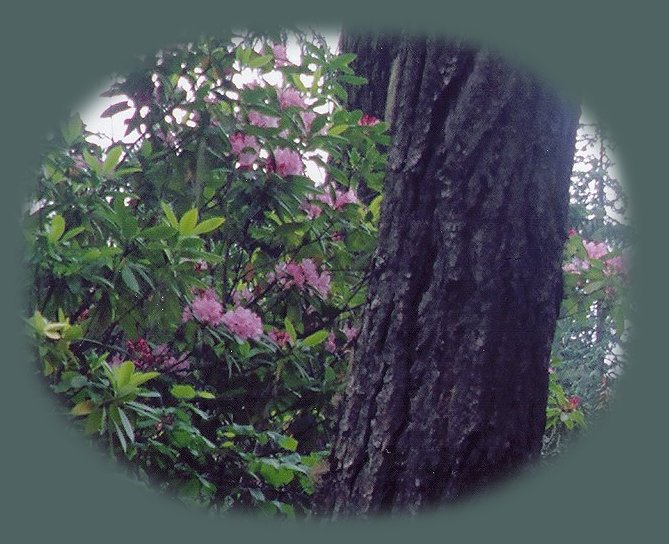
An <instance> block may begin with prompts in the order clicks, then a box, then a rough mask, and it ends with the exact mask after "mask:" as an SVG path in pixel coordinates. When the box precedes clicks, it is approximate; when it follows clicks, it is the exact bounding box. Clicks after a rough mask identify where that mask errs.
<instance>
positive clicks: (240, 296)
mask: <svg viewBox="0 0 669 544" xmlns="http://www.w3.org/2000/svg"><path fill="white" fill-rule="evenodd" d="M251 300H253V291H251V290H250V289H249V288H248V285H247V286H244V287H243V288H242V289H241V290H240V289H235V290H234V291H233V292H232V301H233V302H234V303H235V306H239V305H240V304H242V303H245V302H250V301H251Z"/></svg>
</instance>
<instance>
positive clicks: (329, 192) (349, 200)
mask: <svg viewBox="0 0 669 544" xmlns="http://www.w3.org/2000/svg"><path fill="white" fill-rule="evenodd" d="M324 190H325V193H324V194H321V195H312V197H311V199H312V200H317V201H319V202H322V203H323V204H327V205H328V206H330V207H331V208H333V209H335V210H340V209H341V208H343V207H344V206H346V205H347V204H359V203H360V200H358V195H357V194H356V193H355V191H354V190H353V189H349V190H348V191H340V190H339V189H337V188H334V187H331V186H328V187H324ZM333 193H334V195H333ZM300 208H301V209H302V210H303V211H304V212H305V213H306V214H307V217H308V218H309V219H314V218H316V217H318V216H319V215H320V214H321V213H322V212H323V210H322V208H321V207H320V206H318V205H317V204H313V203H312V202H308V201H305V202H303V203H302V204H301V205H300Z"/></svg>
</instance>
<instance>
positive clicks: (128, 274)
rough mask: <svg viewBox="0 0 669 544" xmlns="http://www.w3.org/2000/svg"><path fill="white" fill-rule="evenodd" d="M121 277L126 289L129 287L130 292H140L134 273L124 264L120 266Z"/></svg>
mask: <svg viewBox="0 0 669 544" xmlns="http://www.w3.org/2000/svg"><path fill="white" fill-rule="evenodd" d="M121 278H122V279H123V283H125V284H126V286H127V287H128V289H130V290H131V291H132V292H134V293H137V294H139V293H140V292H141V289H140V287H139V282H138V281H137V278H136V277H135V274H134V273H133V271H132V270H131V269H130V267H129V266H124V267H123V268H121Z"/></svg>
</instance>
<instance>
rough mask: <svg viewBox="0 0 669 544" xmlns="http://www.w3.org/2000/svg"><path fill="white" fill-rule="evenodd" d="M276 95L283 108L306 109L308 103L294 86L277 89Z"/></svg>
mask: <svg viewBox="0 0 669 544" xmlns="http://www.w3.org/2000/svg"><path fill="white" fill-rule="evenodd" d="M276 97H277V98H278V100H279V106H280V107H281V109H282V110H285V109H286V108H292V107H295V108H300V109H302V110H303V109H305V108H306V107H307V103H306V102H305V101H304V97H303V96H302V95H301V94H300V92H299V91H298V90H297V89H293V88H292V87H286V88H285V89H277V90H276Z"/></svg>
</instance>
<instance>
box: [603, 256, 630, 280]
mask: <svg viewBox="0 0 669 544" xmlns="http://www.w3.org/2000/svg"><path fill="white" fill-rule="evenodd" d="M625 272H626V269H625V261H624V260H623V258H622V256H620V255H616V256H615V257H611V258H610V259H606V260H605V261H604V274H606V275H607V276H612V275H615V274H625Z"/></svg>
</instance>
